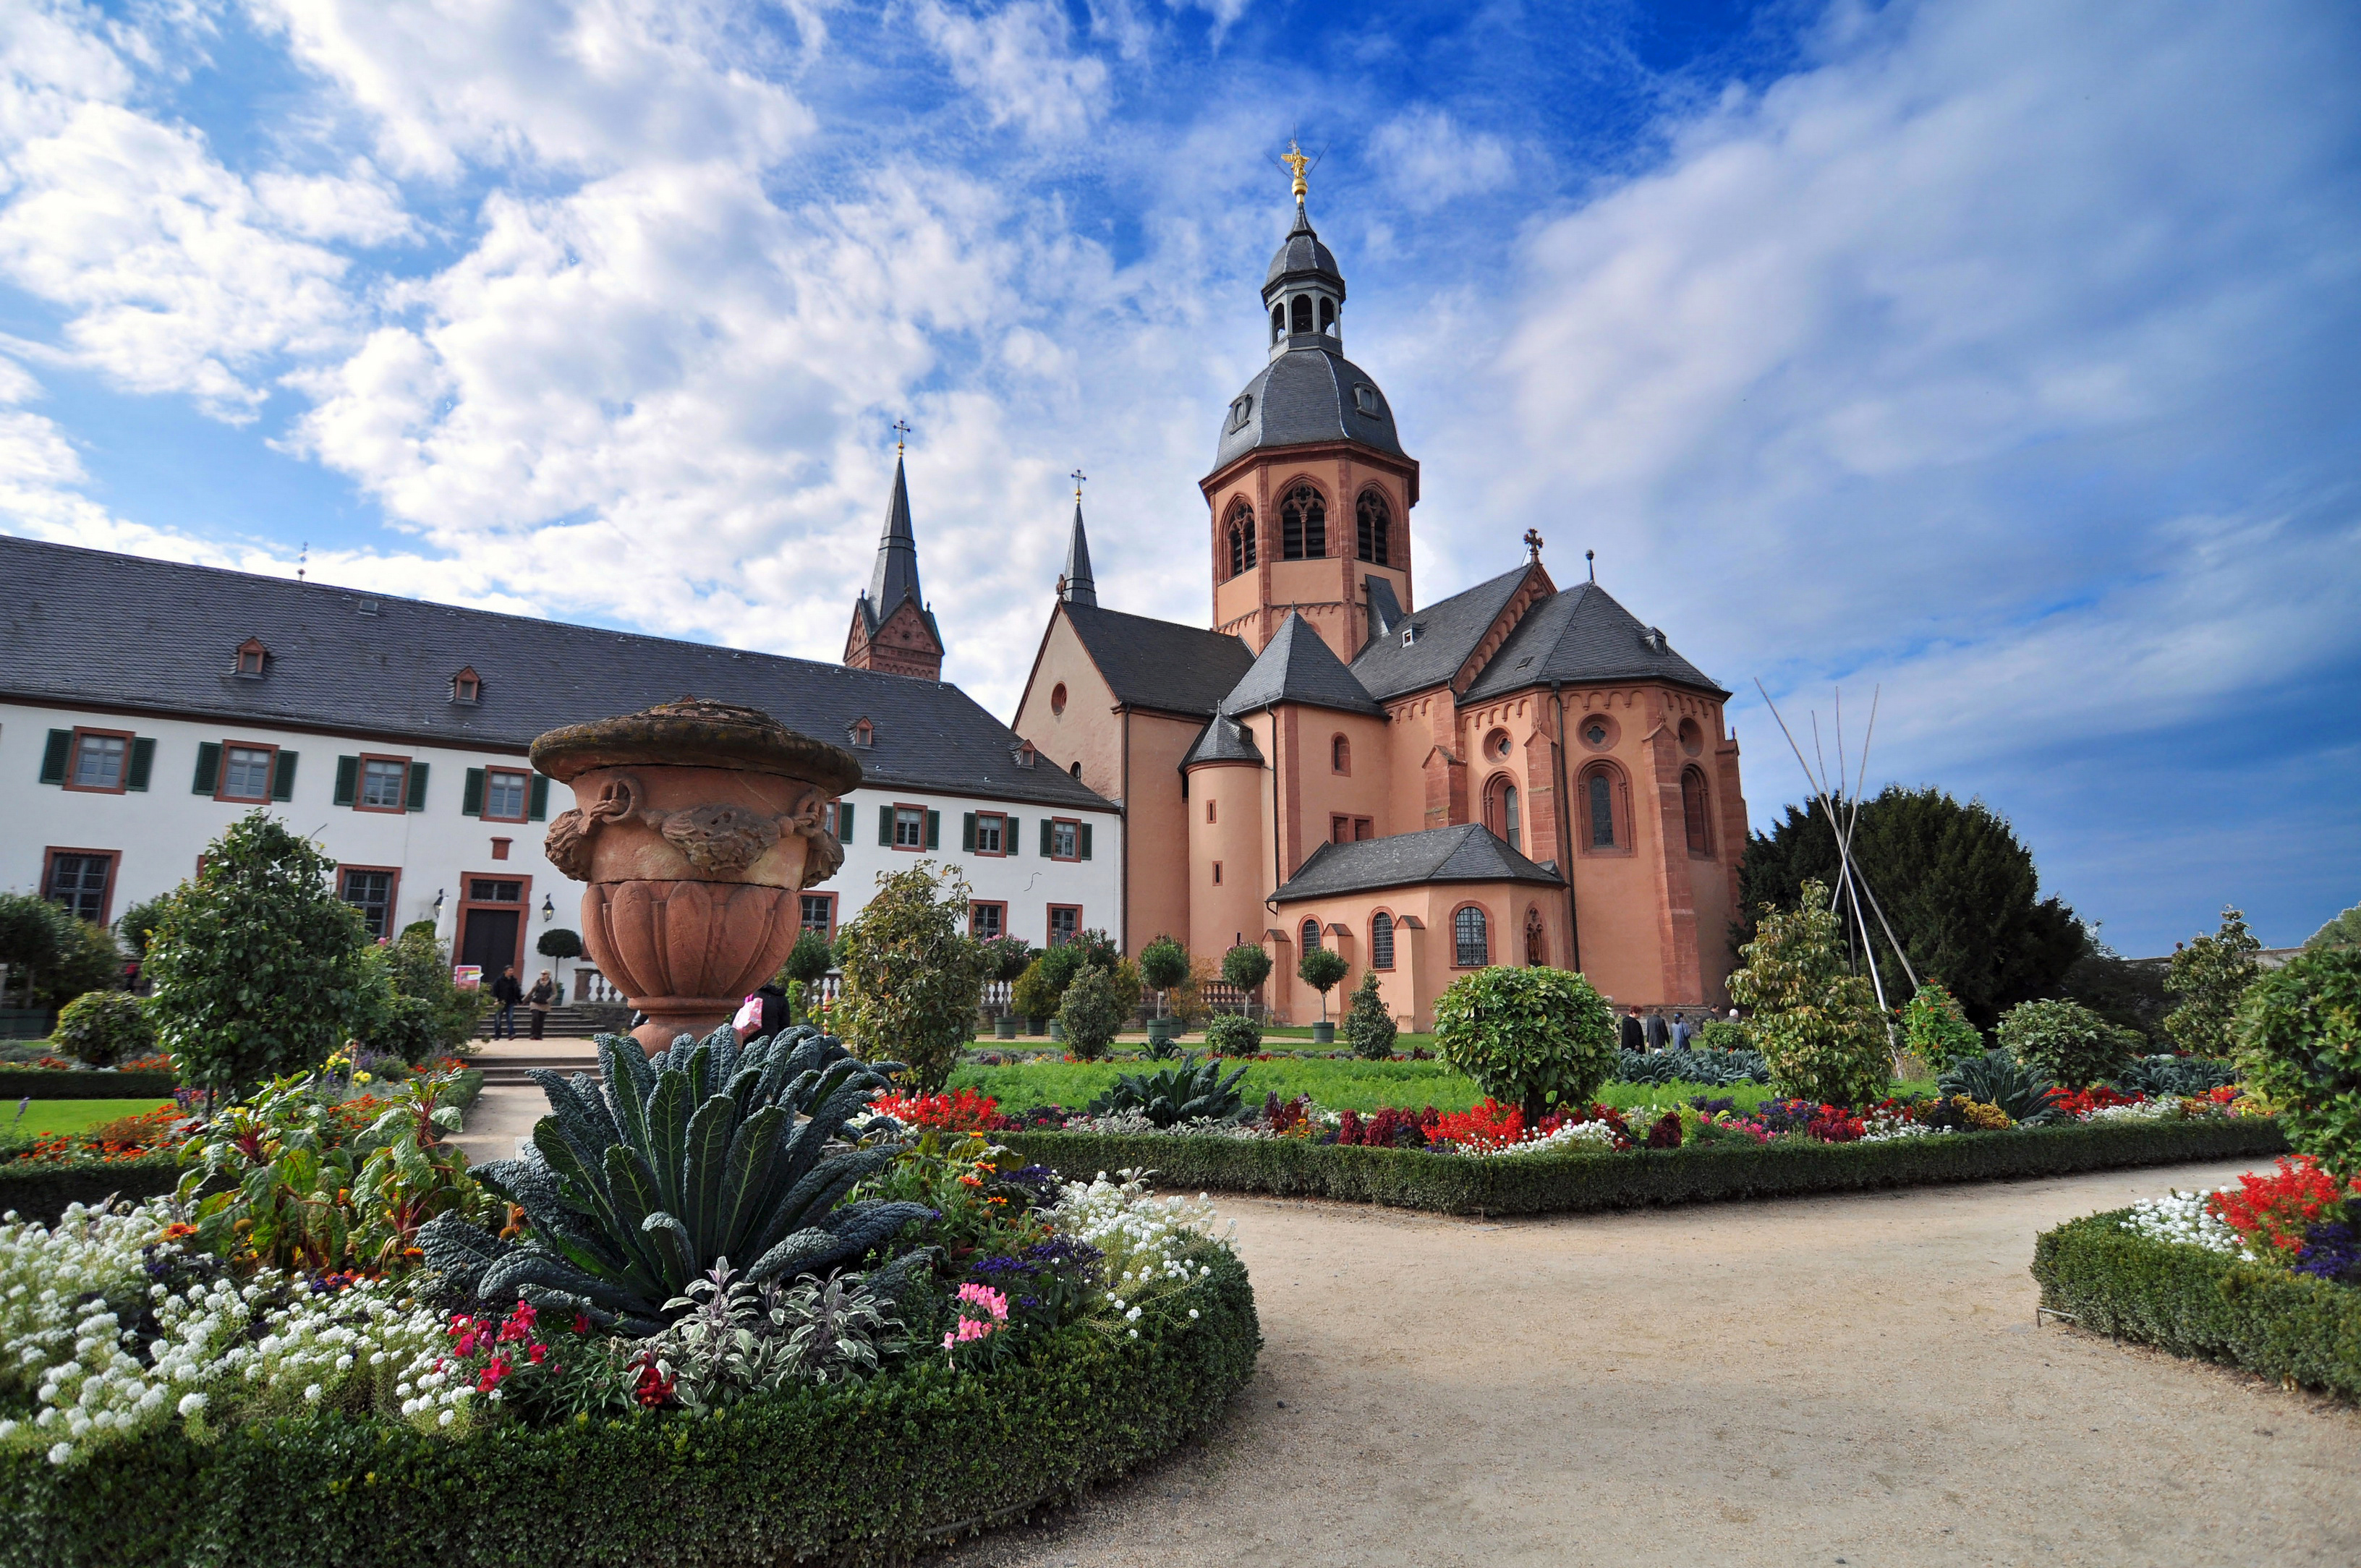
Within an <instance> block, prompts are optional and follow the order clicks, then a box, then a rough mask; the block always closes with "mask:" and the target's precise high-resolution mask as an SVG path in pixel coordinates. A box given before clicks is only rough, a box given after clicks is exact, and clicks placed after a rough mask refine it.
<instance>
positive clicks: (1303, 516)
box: [1279, 485, 1328, 561]
mask: <svg viewBox="0 0 2361 1568" xmlns="http://www.w3.org/2000/svg"><path fill="white" fill-rule="evenodd" d="M1325 554H1328V503H1327V502H1326V501H1325V500H1323V499H1321V495H1320V492H1319V491H1318V490H1315V489H1313V488H1312V487H1311V486H1309V485H1298V486H1296V487H1295V488H1293V489H1291V490H1290V491H1288V492H1287V499H1286V500H1284V501H1282V502H1280V503H1279V558H1280V559H1282V560H1287V561H1312V560H1317V559H1319V558H1320V557H1321V556H1323V555H1325Z"/></svg>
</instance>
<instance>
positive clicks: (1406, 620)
mask: <svg viewBox="0 0 2361 1568" xmlns="http://www.w3.org/2000/svg"><path fill="white" fill-rule="evenodd" d="M1526 570H1527V568H1526V567H1524V566H1519V567H1518V568H1517V569H1516V570H1515V571H1513V572H1503V573H1501V574H1500V575H1499V576H1497V577H1494V578H1492V579H1491V580H1490V581H1489V582H1482V583H1478V584H1477V585H1476V586H1475V587H1472V588H1463V589H1462V590H1460V591H1459V592H1458V593H1455V594H1454V595H1452V596H1451V597H1450V598H1447V599H1437V600H1436V601H1435V602H1434V603H1433V604H1431V605H1428V606H1427V607H1426V608H1425V609H1417V610H1411V611H1410V612H1408V613H1407V614H1405V615H1403V616H1402V617H1401V618H1400V620H1397V621H1396V622H1395V624H1394V629H1393V631H1392V633H1391V634H1390V635H1389V636H1387V637H1385V638H1383V639H1380V640H1379V641H1374V642H1371V643H1370V644H1369V645H1368V646H1367V648H1364V649H1362V650H1361V652H1360V654H1359V655H1358V656H1357V657H1356V658H1355V659H1354V661H1353V674H1354V676H1355V677H1356V679H1358V680H1359V681H1360V683H1361V685H1362V687H1363V689H1365V690H1366V691H1367V692H1368V694H1369V695H1370V696H1374V697H1376V698H1378V700H1379V701H1380V702H1383V701H1386V700H1388V699H1389V698H1392V697H1398V696H1402V695H1404V694H1405V693H1408V692H1414V691H1420V690H1422V689H1424V688H1426V687H1428V686H1439V685H1442V684H1443V683H1444V682H1445V681H1447V680H1449V679H1450V678H1451V677H1452V675H1453V674H1455V673H1456V672H1457V671H1458V669H1459V666H1460V665H1462V664H1464V663H1466V662H1467V655H1468V654H1470V653H1473V652H1475V651H1476V645H1477V643H1479V642H1481V641H1484V633H1485V632H1487V631H1488V630H1491V627H1492V622H1493V621H1495V620H1499V615H1500V611H1501V610H1502V609H1504V608H1506V607H1507V605H1508V602H1509V600H1510V597H1511V596H1513V595H1514V594H1515V593H1516V591H1517V585H1518V584H1520V583H1521V582H1523V581H1524V580H1525V572H1526ZM1409 627H1415V628H1417V629H1418V638H1417V640H1416V641H1413V642H1412V643H1411V645H1410V646H1409V647H1407V648H1405V647H1403V646H1402V640H1401V633H1402V631H1403V630H1404V629H1405V628H1409ZM1494 662H1495V663H1498V661H1497V660H1495V661H1494Z"/></svg>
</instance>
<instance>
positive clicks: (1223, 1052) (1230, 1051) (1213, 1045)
mask: <svg viewBox="0 0 2361 1568" xmlns="http://www.w3.org/2000/svg"><path fill="white" fill-rule="evenodd" d="M1205 1048H1206V1049H1207V1050H1208V1051H1210V1052H1212V1053H1213V1055H1214V1056H1217V1057H1250V1056H1253V1055H1254V1054H1255V1053H1256V1052H1257V1051H1259V1050H1261V1049H1262V1025H1259V1024H1257V1023H1256V1022H1255V1021H1254V1020H1253V1019H1251V1018H1249V1017H1247V1016H1246V1014H1243V1013H1216V1014H1213V1017H1212V1018H1211V1019H1209V1020H1207V1022H1206V1024H1205Z"/></svg>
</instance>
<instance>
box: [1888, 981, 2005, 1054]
mask: <svg viewBox="0 0 2361 1568" xmlns="http://www.w3.org/2000/svg"><path fill="white" fill-rule="evenodd" d="M1902 1042H1903V1048H1904V1049H1905V1050H1907V1051H1908V1052H1909V1053H1910V1054H1911V1055H1912V1056H1915V1057H1916V1058H1918V1059H1919V1060H1920V1061H1923V1062H1925V1063H1926V1064H1927V1066H1928V1067H1931V1068H1933V1069H1935V1070H1936V1071H1937V1072H1941V1071H1943V1070H1944V1069H1946V1068H1949V1067H1951V1066H1954V1065H1955V1064H1957V1063H1960V1062H1963V1061H1965V1060H1967V1059H1968V1058H1970V1057H1980V1056H1982V1055H1983V1054H1984V1050H1985V1047H1984V1036H1983V1033H1982V1030H1980V1029H1978V1028H1977V1027H1976V1026H1975V1025H1973V1024H1971V1023H1969V1022H1968V1014H1967V1011H1966V1009H1964V1008H1962V1007H1961V1006H1960V1003H1959V999H1958V998H1956V997H1954V996H1953V995H1952V994H1951V993H1950V992H1949V991H1948V990H1946V989H1945V988H1944V985H1943V982H1942V981H1939V980H1933V979H1929V980H1927V981H1921V982H1920V984H1919V986H1918V989H1917V991H1916V992H1914V993H1913V994H1912V995H1911V998H1910V1000H1909V1002H1908V1003H1905V1005H1904V1007H1903V1009H1902Z"/></svg>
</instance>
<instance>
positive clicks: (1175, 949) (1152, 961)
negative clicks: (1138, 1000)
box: [1139, 937, 1189, 1018]
mask: <svg viewBox="0 0 2361 1568" xmlns="http://www.w3.org/2000/svg"><path fill="white" fill-rule="evenodd" d="M1139 978H1140V979H1141V980H1142V981H1145V982H1146V983H1147V984H1148V986H1149V987H1150V988H1152V989H1153V990H1154V991H1155V992H1156V1015H1157V1016H1158V1017H1159V1018H1160V1017H1162V1016H1163V1015H1164V998H1165V993H1166V992H1169V991H1170V990H1171V989H1172V988H1173V987H1174V986H1176V985H1181V984H1185V983H1186V982H1187V981H1188V979H1189V949H1188V948H1184V947H1182V946H1181V945H1180V943H1179V942H1178V941H1176V940H1174V939H1173V938H1170V937H1159V938H1156V940H1154V941H1152V942H1150V943H1148V946H1146V947H1144V948H1140V949H1139Z"/></svg>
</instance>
